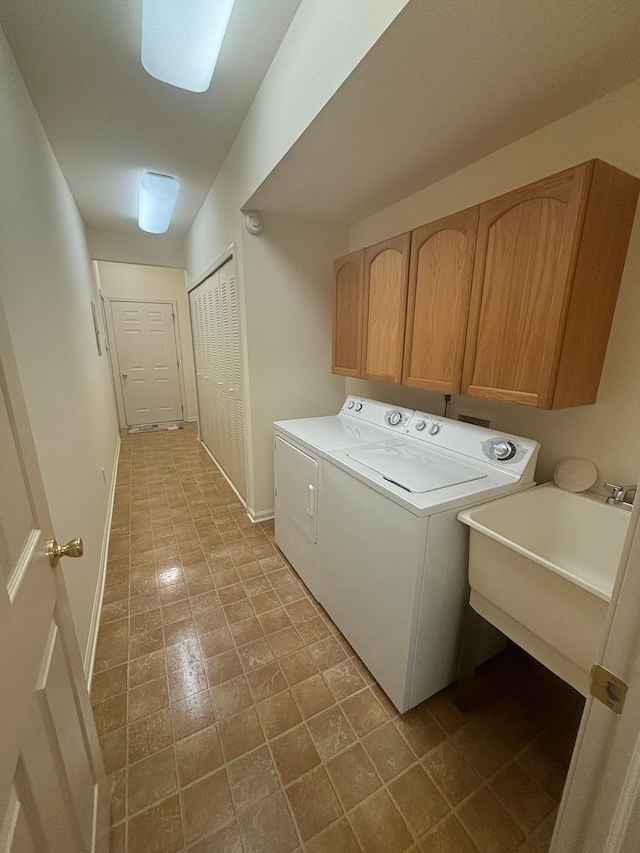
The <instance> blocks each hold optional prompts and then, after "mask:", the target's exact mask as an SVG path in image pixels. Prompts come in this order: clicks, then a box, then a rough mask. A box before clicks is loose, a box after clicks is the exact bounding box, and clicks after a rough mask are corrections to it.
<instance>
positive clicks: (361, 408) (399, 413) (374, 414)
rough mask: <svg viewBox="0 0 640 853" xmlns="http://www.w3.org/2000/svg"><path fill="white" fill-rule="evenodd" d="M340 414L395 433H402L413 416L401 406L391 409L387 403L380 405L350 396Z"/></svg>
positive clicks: (411, 410) (409, 410)
mask: <svg viewBox="0 0 640 853" xmlns="http://www.w3.org/2000/svg"><path fill="white" fill-rule="evenodd" d="M341 414H343V415H351V416H352V417H353V418H357V419H358V420H360V421H365V422H366V423H369V424H374V426H381V427H387V428H388V429H392V430H394V431H395V432H404V430H405V428H406V427H407V425H408V424H409V421H410V420H411V416H412V415H413V409H404V408H402V407H401V406H398V407H392V406H390V405H389V404H388V403H381V402H380V401H379V400H367V399H366V397H355V396H353V395H351V394H350V395H349V396H348V397H347V399H346V400H345V402H344V406H343V407H342V409H341Z"/></svg>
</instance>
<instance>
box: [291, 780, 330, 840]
mask: <svg viewBox="0 0 640 853" xmlns="http://www.w3.org/2000/svg"><path fill="white" fill-rule="evenodd" d="M287 797H288V799H289V802H290V803H291V808H292V810H293V815H294V817H295V819H296V823H297V824H298V829H299V830H300V835H301V836H302V839H303V840H304V841H306V840H308V839H309V838H312V837H313V836H314V835H317V834H318V833H319V832H321V831H322V830H323V829H324V828H325V827H327V826H329V824H331V823H333V822H334V821H335V820H337V818H339V817H340V816H341V815H342V808H341V806H340V803H339V802H338V798H337V797H336V794H335V791H334V789H333V787H332V785H331V782H330V781H329V777H328V776H327V772H326V770H325V769H324V768H323V767H316V768H314V769H313V770H312V771H311V773H308V774H307V775H306V776H303V777H302V779H300V780H298V781H297V782H294V783H293V785H291V786H290V787H289V788H288V789H287Z"/></svg>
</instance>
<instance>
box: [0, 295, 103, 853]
mask: <svg viewBox="0 0 640 853" xmlns="http://www.w3.org/2000/svg"><path fill="white" fill-rule="evenodd" d="M52 440H55V437H53V436H52ZM70 476H72V472H70ZM0 483H1V485H0V853H9V851H11V853H61V851H64V853H88V851H95V853H106V850H107V848H108V842H109V837H108V832H109V792H108V783H107V780H106V777H105V773H104V768H103V764H102V757H101V755H100V746H99V742H98V737H97V733H96V728H95V723H94V720H93V715H92V712H91V706H90V703H89V695H88V691H87V685H86V682H85V680H84V672H83V668H82V661H81V657H80V650H79V648H78V644H77V640H76V636H75V632H74V629H73V623H72V621H71V613H70V609H69V604H68V600H67V593H66V589H65V585H64V580H63V577H62V573H61V569H60V566H58V567H57V568H52V566H51V565H50V562H49V558H48V556H47V542H48V540H50V539H52V538H53V531H52V525H51V519H50V515H49V508H48V505H47V501H46V496H45V491H44V487H43V483H42V477H41V474H40V470H39V467H38V461H37V456H36V451H35V447H34V444H33V439H32V436H31V429H30V424H29V420H28V415H27V410H26V406H25V402H24V398H23V394H22V389H21V385H20V380H19V376H18V370H17V366H16V364H15V359H14V355H13V350H12V347H11V340H10V337H9V330H8V327H7V324H6V320H5V317H4V313H3V309H2V305H1V303H0ZM79 532H80V531H79Z"/></svg>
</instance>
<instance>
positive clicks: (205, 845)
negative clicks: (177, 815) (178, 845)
mask: <svg viewBox="0 0 640 853" xmlns="http://www.w3.org/2000/svg"><path fill="white" fill-rule="evenodd" d="M187 851H188V853H244V846H243V844H242V837H241V835H240V827H239V825H238V823H237V822H236V821H235V820H234V821H233V822H232V823H230V824H228V825H227V826H225V827H224V829H220V830H219V831H214V832H212V833H208V834H207V835H205V836H203V837H202V838H201V839H200V840H199V841H194V843H193V844H190V845H189V847H188V848H187Z"/></svg>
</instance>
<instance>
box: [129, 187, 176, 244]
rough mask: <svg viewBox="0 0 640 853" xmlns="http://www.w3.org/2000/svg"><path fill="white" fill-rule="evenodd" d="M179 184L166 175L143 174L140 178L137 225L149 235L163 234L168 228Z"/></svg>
mask: <svg viewBox="0 0 640 853" xmlns="http://www.w3.org/2000/svg"><path fill="white" fill-rule="evenodd" d="M179 192H180V182H179V181H176V179H175V178H170V177H169V176H168V175H156V174H155V172H144V173H143V174H142V176H141V177H140V196H139V203H138V225H139V226H140V228H141V229H142V230H143V231H149V232H150V233H151V234H164V233H165V231H166V230H167V229H168V228H169V223H170V222H171V217H172V216H173V209H174V207H175V206H176V199H177V198H178V193H179Z"/></svg>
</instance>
